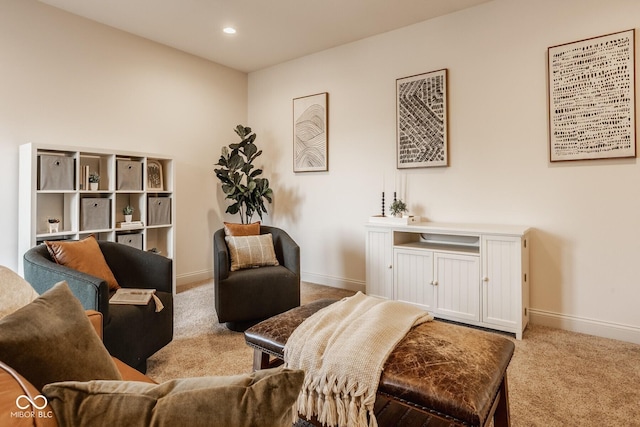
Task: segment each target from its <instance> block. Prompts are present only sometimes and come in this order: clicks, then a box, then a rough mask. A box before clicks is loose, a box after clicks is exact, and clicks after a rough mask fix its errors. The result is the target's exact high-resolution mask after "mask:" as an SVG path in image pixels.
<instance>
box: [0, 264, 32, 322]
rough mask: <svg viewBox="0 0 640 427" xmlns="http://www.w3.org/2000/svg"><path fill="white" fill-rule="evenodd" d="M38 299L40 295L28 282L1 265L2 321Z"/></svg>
mask: <svg viewBox="0 0 640 427" xmlns="http://www.w3.org/2000/svg"><path fill="white" fill-rule="evenodd" d="M36 298H38V293H37V292H36V291H35V289H33V288H32V287H31V285H30V284H29V283H28V282H27V281H26V280H24V279H23V278H22V277H20V276H18V274H16V273H15V272H14V271H13V270H11V269H9V268H7V267H4V266H1V265H0V319H2V318H3V317H5V316H6V315H7V314H11V313H13V312H14V311H16V310H17V309H19V308H21V307H24V306H25V305H27V304H29V303H30V302H31V301H33V300H34V299H36Z"/></svg>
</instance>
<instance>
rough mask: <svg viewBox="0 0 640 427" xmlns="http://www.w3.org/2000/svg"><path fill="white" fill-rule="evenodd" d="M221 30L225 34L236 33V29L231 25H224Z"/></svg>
mask: <svg viewBox="0 0 640 427" xmlns="http://www.w3.org/2000/svg"><path fill="white" fill-rule="evenodd" d="M222 31H224V33H225V34H235V33H236V29H235V28H233V27H226V28H224V29H223V30H222Z"/></svg>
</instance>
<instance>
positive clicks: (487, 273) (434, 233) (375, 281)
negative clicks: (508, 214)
mask: <svg viewBox="0 0 640 427" xmlns="http://www.w3.org/2000/svg"><path fill="white" fill-rule="evenodd" d="M528 241H529V228H528V227H519V226H501V225H473V224H444V223H435V222H423V223H416V224H410V225H402V224H394V223H389V224H384V223H373V222H370V223H369V224H367V251H366V254H367V270H366V272H367V280H366V282H367V293H368V294H370V295H376V296H380V297H383V298H387V299H394V300H399V301H404V302H408V303H410V304H413V305H416V306H418V307H420V308H423V309H425V310H427V311H429V312H431V313H432V314H433V315H434V316H435V317H439V318H442V319H447V320H452V321H457V322H461V323H467V324H471V325H475V326H481V327H485V328H490V329H496V330H500V331H506V332H511V333H513V334H515V335H516V338H517V339H522V332H523V331H524V329H525V328H526V326H527V324H528V322H529V278H528V276H529V243H528Z"/></svg>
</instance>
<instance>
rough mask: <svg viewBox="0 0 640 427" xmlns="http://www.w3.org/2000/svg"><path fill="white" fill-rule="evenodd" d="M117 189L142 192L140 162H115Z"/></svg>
mask: <svg viewBox="0 0 640 427" xmlns="http://www.w3.org/2000/svg"><path fill="white" fill-rule="evenodd" d="M116 175H117V187H116V188H117V189H118V190H130V191H141V190H142V162H140V161H138V160H118V161H117V171H116Z"/></svg>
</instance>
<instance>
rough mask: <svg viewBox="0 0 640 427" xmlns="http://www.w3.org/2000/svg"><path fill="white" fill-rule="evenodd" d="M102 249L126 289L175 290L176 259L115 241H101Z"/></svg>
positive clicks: (170, 291)
mask: <svg viewBox="0 0 640 427" xmlns="http://www.w3.org/2000/svg"><path fill="white" fill-rule="evenodd" d="M98 243H99V244H100V250H101V251H102V254H103V255H104V258H105V260H106V261H107V264H108V265H109V268H110V269H111V271H112V272H113V275H114V276H115V278H116V280H117V281H118V284H119V285H120V286H122V287H123V288H142V289H156V290H158V291H160V292H168V293H172V292H173V261H172V260H171V259H170V258H166V257H164V256H162V255H158V254H154V253H152V252H145V251H141V250H139V249H136V248H132V247H130V246H127V245H123V244H121V243H116V242H107V241H99V242H98Z"/></svg>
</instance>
